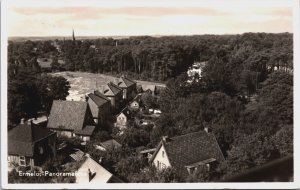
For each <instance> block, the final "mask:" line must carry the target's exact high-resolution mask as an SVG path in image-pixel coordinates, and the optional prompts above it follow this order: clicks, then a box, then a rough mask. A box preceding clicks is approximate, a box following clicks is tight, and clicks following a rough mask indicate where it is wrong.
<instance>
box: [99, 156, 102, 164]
mask: <svg viewBox="0 0 300 190" xmlns="http://www.w3.org/2000/svg"><path fill="white" fill-rule="evenodd" d="M102 159H103V157H102V156H101V157H100V158H99V164H101V163H102Z"/></svg>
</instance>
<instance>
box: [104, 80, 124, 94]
mask: <svg viewBox="0 0 300 190" xmlns="http://www.w3.org/2000/svg"><path fill="white" fill-rule="evenodd" d="M107 86H108V87H109V88H110V90H111V91H112V92H113V94H114V95H117V94H119V93H120V92H122V89H121V88H120V87H118V86H117V85H115V84H114V83H112V82H109V83H107Z"/></svg>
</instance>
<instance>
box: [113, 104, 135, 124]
mask: <svg viewBox="0 0 300 190" xmlns="http://www.w3.org/2000/svg"><path fill="white" fill-rule="evenodd" d="M131 118H132V113H131V111H130V110H129V109H128V108H127V107H125V108H124V109H123V110H122V111H121V112H120V113H119V114H118V115H117V116H116V123H115V126H116V127H118V128H119V129H124V128H126V127H127V124H128V121H129V120H130V119H131Z"/></svg>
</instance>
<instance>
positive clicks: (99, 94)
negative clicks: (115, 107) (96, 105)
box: [94, 90, 110, 101]
mask: <svg viewBox="0 0 300 190" xmlns="http://www.w3.org/2000/svg"><path fill="white" fill-rule="evenodd" d="M94 94H95V95H97V96H99V97H101V98H103V99H105V100H107V101H110V100H109V99H108V98H107V97H106V96H105V95H104V94H102V93H101V92H99V91H98V90H95V91H94Z"/></svg>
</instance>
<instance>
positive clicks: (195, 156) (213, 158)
mask: <svg viewBox="0 0 300 190" xmlns="http://www.w3.org/2000/svg"><path fill="white" fill-rule="evenodd" d="M222 161H224V156H223V154H222V151H221V149H220V147H219V145H218V143H217V141H216V138H215V137H214V135H213V133H212V132H209V131H208V130H206V131H200V132H195V133H189V134H186V135H182V136H177V137H172V138H167V137H164V138H163V139H162V140H161V141H160V143H159V145H158V146H157V148H156V151H155V152H154V154H153V155H152V157H151V159H150V163H151V164H152V165H153V166H155V168H156V169H158V170H163V169H166V168H168V167H170V168H173V169H175V171H176V172H177V174H178V175H179V176H181V177H187V176H188V175H189V174H193V173H194V172H195V171H197V170H198V169H200V168H201V169H202V168H205V169H206V170H210V169H213V168H215V167H216V165H217V164H219V163H220V162H222ZM201 171H202V170H201Z"/></svg>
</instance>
